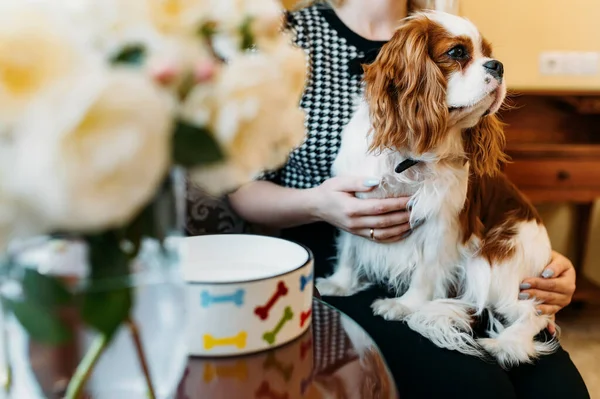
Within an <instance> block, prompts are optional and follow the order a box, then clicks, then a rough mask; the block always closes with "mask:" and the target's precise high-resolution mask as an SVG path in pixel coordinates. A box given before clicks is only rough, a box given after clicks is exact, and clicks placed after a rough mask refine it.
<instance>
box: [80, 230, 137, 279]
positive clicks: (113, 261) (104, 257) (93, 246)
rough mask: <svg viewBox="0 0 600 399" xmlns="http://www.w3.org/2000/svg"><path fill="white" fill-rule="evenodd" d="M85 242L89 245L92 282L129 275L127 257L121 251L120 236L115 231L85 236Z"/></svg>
mask: <svg viewBox="0 0 600 399" xmlns="http://www.w3.org/2000/svg"><path fill="white" fill-rule="evenodd" d="M86 241H87V243H88V245H89V260H90V269H91V270H90V278H91V280H92V281H98V280H100V279H109V278H118V277H127V276H128V275H129V257H128V256H127V254H126V253H125V252H123V250H122V249H121V236H120V234H118V233H117V232H116V231H107V232H104V233H101V234H97V235H90V236H87V237H86Z"/></svg>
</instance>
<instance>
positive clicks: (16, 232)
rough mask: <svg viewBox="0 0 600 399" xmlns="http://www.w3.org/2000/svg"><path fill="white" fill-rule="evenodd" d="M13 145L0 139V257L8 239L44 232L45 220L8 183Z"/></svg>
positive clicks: (12, 158)
mask: <svg viewBox="0 0 600 399" xmlns="http://www.w3.org/2000/svg"><path fill="white" fill-rule="evenodd" d="M14 156H15V153H14V151H13V147H12V146H11V145H8V144H7V143H4V142H2V141H1V140H0V259H1V258H2V253H3V251H5V250H6V248H7V246H8V244H9V241H10V240H13V239H16V238H26V237H31V236H34V235H38V234H41V233H43V232H44V227H45V221H44V220H43V219H42V218H40V217H39V215H36V214H34V212H33V209H31V208H30V207H29V206H28V204H27V203H25V202H24V201H21V200H20V199H19V198H18V197H17V195H16V192H15V191H14V189H13V187H12V186H11V184H10V180H11V179H10V177H9V176H10V173H11V172H12V171H13V168H14V165H15V162H14V161H15V159H14Z"/></svg>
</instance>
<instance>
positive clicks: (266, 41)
mask: <svg viewBox="0 0 600 399" xmlns="http://www.w3.org/2000/svg"><path fill="white" fill-rule="evenodd" d="M212 1H213V3H212V6H211V8H210V14H209V16H208V19H209V20H210V21H212V22H213V23H214V24H215V31H216V34H215V36H214V37H213V44H214V47H215V49H216V51H217V53H218V54H219V55H221V56H222V57H224V58H225V59H229V58H232V57H234V56H235V54H236V53H237V52H239V49H240V48H241V47H242V45H243V44H244V40H245V39H246V38H249V39H251V40H252V44H255V45H256V46H257V47H258V48H259V49H261V50H264V49H267V48H268V47H269V46H270V45H271V44H272V43H274V42H276V41H277V40H278V39H279V37H280V33H281V28H282V25H283V7H282V4H281V3H280V2H278V1H277V0H212ZM246 35H249V36H248V37H245V36H246Z"/></svg>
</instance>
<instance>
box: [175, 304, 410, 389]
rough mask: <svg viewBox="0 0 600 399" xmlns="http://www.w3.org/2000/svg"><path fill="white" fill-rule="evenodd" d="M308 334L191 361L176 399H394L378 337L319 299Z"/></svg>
mask: <svg viewBox="0 0 600 399" xmlns="http://www.w3.org/2000/svg"><path fill="white" fill-rule="evenodd" d="M311 327H312V328H310V329H309V330H308V331H307V332H306V333H305V334H304V335H302V336H301V337H300V338H298V339H297V340H295V341H294V342H292V343H289V344H287V345H285V346H282V347H279V348H276V349H273V350H271V351H268V352H261V353H257V354H254V355H246V356H239V357H227V358H198V357H191V358H190V359H189V361H188V365H187V369H186V371H185V375H184V377H183V379H182V381H181V384H180V386H179V389H178V392H177V395H176V399H245V398H253V399H295V398H307V399H325V398H331V399H346V398H348V399H350V398H352V399H354V398H355V399H392V398H397V397H398V395H397V391H396V387H395V385H394V381H393V379H392V377H391V375H390V373H389V370H388V369H387V366H386V364H385V361H384V360H383V357H382V355H381V353H380V352H379V350H378V349H377V347H376V346H375V344H374V342H373V341H372V339H371V338H370V337H369V336H368V335H367V333H366V332H365V331H364V330H363V329H362V328H361V327H360V326H359V325H358V324H356V323H355V322H354V321H352V320H351V319H350V318H349V317H348V316H346V315H344V314H342V313H341V312H339V311H338V310H337V309H335V308H333V307H331V306H329V305H327V304H326V303H324V302H322V301H321V300H319V299H316V298H315V299H314V300H313V321H312V326H311Z"/></svg>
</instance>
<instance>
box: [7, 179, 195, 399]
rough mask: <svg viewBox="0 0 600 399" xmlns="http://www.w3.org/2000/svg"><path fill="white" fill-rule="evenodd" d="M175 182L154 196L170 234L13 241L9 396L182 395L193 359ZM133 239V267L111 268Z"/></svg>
mask: <svg viewBox="0 0 600 399" xmlns="http://www.w3.org/2000/svg"><path fill="white" fill-rule="evenodd" d="M173 189H174V186H173V184H172V181H170V182H169V184H166V185H165V186H164V187H163V188H162V189H161V193H159V195H157V198H156V200H155V201H154V202H153V203H152V207H151V209H152V213H153V216H154V217H153V218H152V220H153V226H152V229H153V230H156V231H160V232H161V234H160V235H161V237H160V238H156V237H150V236H145V235H140V240H139V242H138V243H135V244H134V243H132V242H129V241H128V240H126V239H123V240H119V241H118V246H119V248H114V246H111V245H109V244H110V243H111V241H110V240H108V241H106V242H107V244H106V245H105V247H102V246H100V247H99V248H100V251H98V248H96V249H95V252H94V248H93V246H92V245H90V244H89V242H88V241H86V240H85V239H82V238H81V237H73V236H63V237H60V238H56V237H38V238H35V239H31V240H28V241H25V242H21V243H19V244H18V245H15V246H13V248H11V251H10V253H9V257H8V262H7V265H6V266H4V267H3V269H2V270H3V273H2V281H1V287H0V293H1V298H2V302H1V303H2V318H1V327H2V328H1V329H0V332H1V334H2V336H1V340H0V342H2V348H1V349H0V354H1V358H0V360H1V362H0V363H1V364H0V369H2V374H1V376H2V378H0V383H2V387H1V389H0V397H5V398H10V399H13V398H14V399H24V398H27V399H37V398H50V399H55V398H56V399H59V398H70V399H80V398H85V399H88V398H89V399H92V398H93V399H104V398H106V399H120V398H123V399H137V398H140V399H142V398H143V399H147V398H170V397H172V396H173V394H174V392H175V391H176V389H177V385H178V383H179V381H180V379H181V376H182V373H183V371H184V369H185V365H186V361H187V351H186V347H185V345H184V342H185V340H184V333H185V320H186V314H185V308H184V303H185V300H184V295H185V293H184V282H183V279H182V276H181V273H180V269H179V257H178V251H177V247H176V245H175V242H176V236H178V235H179V232H180V227H181V224H180V221H181V220H182V218H181V215H182V210H181V209H180V208H179V207H178V204H179V203H180V202H179V200H174V198H178V196H174V195H173V193H174V191H173ZM181 200H183V196H182V197H181ZM132 246H137V248H136V249H135V256H132V257H131V258H130V259H129V258H128V261H127V263H128V264H127V266H126V270H127V271H128V272H127V273H126V274H120V275H111V274H110V273H103V272H104V271H110V270H112V269H111V268H112V267H113V265H112V264H111V260H112V259H115V261H116V259H117V258H115V257H112V258H111V256H108V255H110V254H111V251H112V252H114V251H117V252H118V253H120V252H119V251H125V252H127V251H131V247H132ZM102 251H105V254H103V255H107V256H104V257H100V259H106V264H105V265H104V266H105V268H104V267H101V268H100V273H99V272H98V270H96V271H94V270H91V269H90V264H91V263H92V261H91V260H90V259H92V258H93V257H94V256H96V257H98V252H100V253H102ZM94 253H95V255H94ZM96 266H97V265H96ZM100 266H103V265H100ZM99 276H100V277H99ZM111 323H112V324H111Z"/></svg>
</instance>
